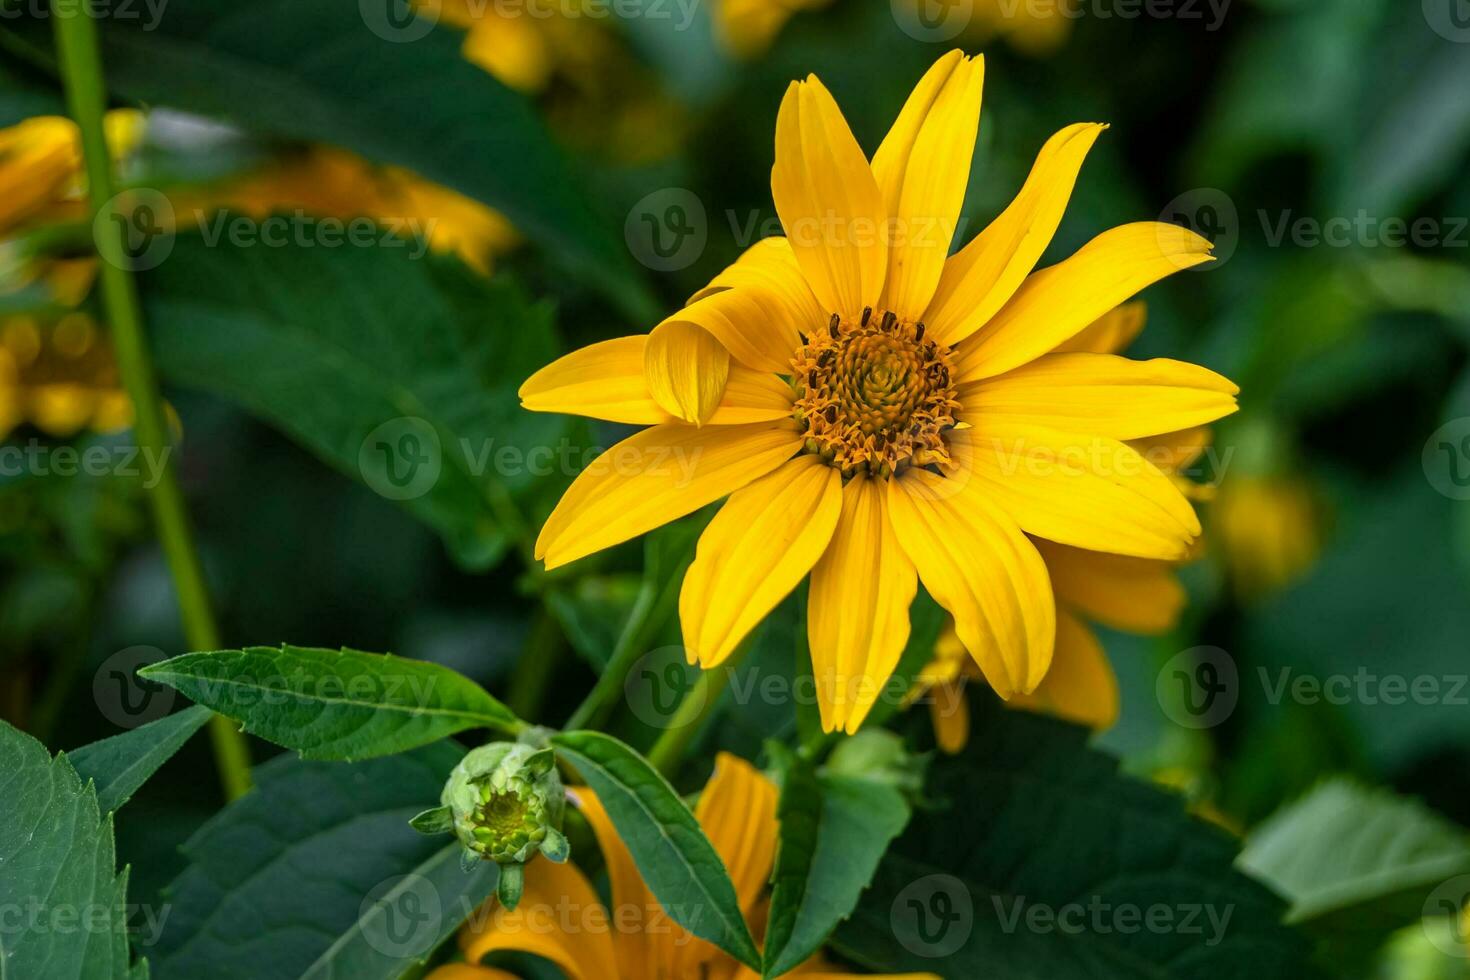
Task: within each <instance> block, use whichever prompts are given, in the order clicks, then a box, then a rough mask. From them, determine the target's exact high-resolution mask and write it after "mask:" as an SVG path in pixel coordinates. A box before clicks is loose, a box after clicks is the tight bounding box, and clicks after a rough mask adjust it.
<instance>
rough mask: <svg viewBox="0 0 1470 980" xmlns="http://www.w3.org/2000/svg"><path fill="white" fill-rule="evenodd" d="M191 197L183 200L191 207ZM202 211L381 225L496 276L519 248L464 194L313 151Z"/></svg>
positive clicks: (254, 177)
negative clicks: (500, 263) (498, 259)
mask: <svg viewBox="0 0 1470 980" xmlns="http://www.w3.org/2000/svg"><path fill="white" fill-rule="evenodd" d="M190 196H191V195H184V196H183V197H182V198H176V200H175V202H174V203H175V210H176V211H177V210H179V208H180V204H181V203H183V204H184V205H185V206H186V207H187V206H188V203H189V201H188V198H189V197H190ZM199 196H200V197H201V198H202V200H203V201H204V202H207V203H203V204H201V205H199V206H211V207H227V208H230V209H233V210H237V211H240V212H242V213H244V214H247V215H250V216H252V217H255V218H264V217H265V216H267V215H269V214H271V213H272V212H277V211H291V210H301V211H304V212H306V213H307V214H310V215H313V216H315V217H319V218H339V219H344V220H346V219H351V218H356V217H367V218H373V219H375V220H378V221H382V222H384V223H385V224H386V225H387V226H388V227H389V228H390V230H396V231H402V232H404V233H414V234H420V235H423V236H424V237H425V238H426V240H427V241H428V243H429V246H430V247H431V248H433V249H434V250H435V251H439V252H453V253H455V254H457V255H458V256H459V257H460V258H461V259H463V260H464V262H465V264H467V265H469V266H470V267H471V268H473V269H476V270H478V271H480V272H481V273H485V274H489V272H490V270H491V267H492V265H493V263H494V257H495V256H496V255H500V254H503V253H504V252H506V251H508V250H509V249H510V248H512V247H513V246H514V245H515V244H516V242H517V241H518V240H519V239H518V236H517V235H516V232H515V229H514V228H513V227H511V224H510V222H509V221H507V220H506V219H505V216H504V215H502V214H500V213H499V212H497V211H493V210H491V209H490V208H487V207H485V206H484V205H483V204H480V203H479V202H478V201H475V200H472V199H470V198H468V197H465V196H464V195H463V194H460V193H458V192H456V191H452V190H450V189H448V188H446V187H442V186H440V185H438V184H435V183H433V182H431V181H427V180H424V179H423V178H421V177H419V176H417V175H415V174H413V173H410V172H409V171H407V170H403V169H401V168H399V167H382V166H377V165H374V164H372V163H369V162H368V161H366V160H364V159H362V158H361V157H358V156H355V155H353V154H351V153H347V152H345V151H343V150H337V149H331V148H328V147H313V148H310V149H307V150H304V151H302V152H300V153H296V154H292V155H290V156H288V157H286V158H285V159H282V160H279V161H276V162H274V163H271V164H269V165H267V166H266V167H265V168H263V169H261V170H259V171H256V172H255V173H253V174H250V175H247V176H245V177H242V178H240V179H239V180H237V181H235V182H233V183H231V184H229V185H227V186H225V187H223V188H216V189H206V190H205V191H203V192H201V193H200V194H199Z"/></svg>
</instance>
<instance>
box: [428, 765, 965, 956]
mask: <svg viewBox="0 0 1470 980" xmlns="http://www.w3.org/2000/svg"><path fill="white" fill-rule="evenodd" d="M568 796H569V797H570V798H571V800H572V802H573V803H574V804H575V805H576V806H577V808H578V809H579V810H580V811H581V812H582V815H583V816H585V817H586V818H587V822H588V823H589V824H590V825H591V827H592V831H593V833H594V834H595V835H596V837H597V845H598V848H599V850H601V851H602V856H603V860H604V861H605V862H606V864H607V872H608V878H609V881H610V883H611V885H612V905H611V907H610V908H609V907H605V906H604V905H603V903H602V901H601V899H599V898H598V895H597V891H596V889H594V888H593V887H592V883H591V882H590V881H588V880H587V877H586V875H585V874H583V873H582V871H581V870H579V869H578V868H577V867H576V866H575V865H574V864H571V863H568V864H553V863H552V862H550V861H537V862H536V863H535V865H534V866H533V867H532V868H531V869H529V871H528V873H527V875H526V887H525V891H524V892H523V893H522V895H521V901H520V904H519V905H517V906H516V909H515V911H514V912H507V911H506V910H505V909H504V908H503V907H496V906H494V905H493V904H492V905H491V906H490V907H487V908H486V909H484V910H482V914H479V915H475V916H472V917H471V918H470V922H469V924H468V925H466V926H465V927H464V928H463V929H461V930H460V934H459V946H460V949H461V951H462V952H463V953H464V958H465V960H466V962H465V963H456V964H449V965H446V966H441V967H439V968H438V969H436V970H435V971H434V972H433V973H431V974H429V977H428V980H515V975H514V974H512V973H507V972H506V971H504V970H500V969H496V968H494V967H489V966H481V965H479V964H480V961H481V960H482V959H484V958H485V957H486V956H489V955H491V954H493V953H497V952H520V953H530V954H532V955H534V956H539V957H541V958H543V959H546V960H549V961H551V962H552V963H553V964H555V965H556V966H557V967H558V968H560V969H561V970H562V972H563V973H565V974H566V975H567V977H568V978H570V980H650V978H668V980H675V978H694V977H698V978H701V980H758V978H759V977H760V974H759V973H756V972H755V971H753V970H751V969H750V968H748V967H746V966H744V965H743V964H741V963H739V962H737V961H736V960H735V959H733V958H732V957H731V956H729V955H728V954H726V953H725V952H723V951H722V950H720V949H719V948H717V947H715V946H713V945H711V944H710V943H707V942H705V941H704V940H702V939H699V938H697V937H695V936H694V935H692V934H690V933H689V932H687V931H685V929H684V928H683V927H682V926H680V925H678V924H677V923H675V922H674V921H673V920H672V919H670V918H669V917H668V915H667V914H666V913H665V912H664V910H663V907H662V906H661V905H660V904H659V902H658V900H657V899H656V898H654V896H653V893H652V892H651V891H649V889H648V886H647V885H645V884H644V882H643V877H642V875H641V874H640V873H639V870H638V868H637V866H636V865H635V864H634V863H633V856H632V855H631V854H630V853H629V852H628V848H627V847H626V846H625V845H624V844H623V842H622V841H621V840H620V839H619V838H618V835H617V831H616V830H615V829H614V828H613V825H612V821H611V820H610V819H609V818H608V816H607V812H606V811H605V810H604V809H603V808H602V804H601V802H600V801H599V800H598V799H597V796H596V794H595V793H593V792H592V791H591V790H590V789H587V788H586V787H584V786H577V787H573V788H570V789H569V790H568ZM777 797H778V792H777V789H776V786H775V784H774V783H772V782H771V781H770V780H769V779H767V778H766V777H765V776H764V775H762V774H761V773H760V772H759V771H758V770H757V769H756V768H755V767H754V766H752V765H751V764H750V763H748V762H746V761H745V760H743V759H741V758H739V757H737V756H733V755H730V754H728V753H721V754H720V755H719V756H718V758H717V759H716V760H715V771H714V775H712V776H711V777H710V780H709V783H708V784H706V785H705V787H704V791H703V792H701V793H700V794H699V802H698V804H697V805H696V806H695V810H694V815H695V817H696V818H697V819H698V820H699V824H700V827H701V828H703V830H704V832H705V835H706V836H707V837H708V838H709V841H710V843H711V844H712V845H713V846H714V848H715V851H716V852H718V853H719V855H720V859H721V860H722V861H723V862H724V864H725V868H726V869H727V870H728V871H729V872H730V879H731V881H733V882H734V884H735V893H736V896H737V897H738V898H739V900H740V907H741V909H742V910H743V912H744V913H745V918H746V921H747V923H748V925H749V926H750V929H751V931H752V933H754V934H755V935H756V936H760V935H761V933H762V932H763V931H764V928H765V920H766V915H765V912H766V905H767V900H766V898H765V896H764V890H765V886H766V883H767V882H768V881H769V880H770V877H771V867H772V865H773V864H774V863H775V859H776V838H777V834H778V832H779V825H778V824H777V822H776V801H777ZM492 902H493V900H492ZM787 975H788V976H797V975H800V976H803V977H807V978H809V980H822V978H827V980H841V978H847V977H856V976H857V975H856V974H851V973H846V972H843V971H841V970H837V969H834V968H833V967H831V966H830V965H828V964H827V963H826V962H825V961H824V960H823V959H822V958H821V956H820V954H819V955H818V956H816V957H813V958H812V959H811V960H809V961H808V962H806V963H804V964H802V965H801V966H799V967H797V968H796V969H795V970H793V971H791V973H789V974H787ZM926 978H928V980H937V978H933V975H932V974H927V973H909V974H903V975H901V976H892V977H891V978H890V980H926Z"/></svg>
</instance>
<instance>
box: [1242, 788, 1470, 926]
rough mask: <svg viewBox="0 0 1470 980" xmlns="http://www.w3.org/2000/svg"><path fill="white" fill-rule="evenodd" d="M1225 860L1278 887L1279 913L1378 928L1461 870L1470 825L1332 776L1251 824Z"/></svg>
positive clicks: (1467, 859) (1410, 918)
mask: <svg viewBox="0 0 1470 980" xmlns="http://www.w3.org/2000/svg"><path fill="white" fill-rule="evenodd" d="M1235 865H1236V867H1237V868H1239V869H1240V870H1241V871H1244V872H1245V873H1246V874H1249V875H1253V876H1255V877H1256V878H1259V879H1260V880H1261V881H1264V882H1266V883H1267V884H1268V885H1271V886H1272V887H1273V888H1275V889H1276V890H1277V891H1279V892H1280V893H1281V894H1282V895H1284V896H1286V898H1287V900H1288V901H1289V902H1290V903H1291V908H1290V910H1289V911H1288V913H1287V921H1288V922H1294V923H1302V924H1309V925H1311V926H1313V927H1314V928H1320V929H1326V930H1334V931H1352V932H1364V931H1381V932H1384V933H1387V932H1389V931H1392V930H1393V929H1396V928H1398V927H1400V926H1404V925H1409V924H1410V923H1413V922H1417V921H1418V920H1419V919H1420V918H1422V917H1423V915H1424V902H1425V898H1426V896H1428V894H1429V893H1430V892H1431V891H1433V890H1434V888H1435V887H1436V886H1438V885H1441V884H1443V883H1444V882H1445V881H1447V880H1449V879H1450V878H1453V877H1455V876H1457V875H1462V874H1470V835H1466V833H1465V832H1464V831H1463V830H1461V829H1460V828H1459V827H1457V826H1455V825H1454V824H1453V823H1451V822H1450V821H1449V820H1447V819H1445V818H1444V817H1441V816H1440V815H1439V814H1437V813H1435V812H1434V811H1432V810H1430V809H1429V808H1428V807H1426V806H1424V805H1423V804H1421V803H1419V802H1418V801H1417V800H1411V799H1406V798H1403V797H1399V796H1395V795H1394V794H1393V793H1391V792H1389V791H1387V790H1377V789H1369V788H1367V787H1364V786H1360V785H1358V784H1356V783H1354V782H1351V781H1349V780H1346V779H1336V780H1331V781H1329V782H1325V783H1322V784H1321V785H1320V786H1318V787H1317V788H1316V789H1314V790H1312V791H1311V792H1310V793H1308V794H1307V795H1305V796H1303V797H1302V798H1301V799H1299V800H1297V801H1296V802H1294V803H1291V804H1288V805H1287V806H1285V807H1283V808H1282V809H1281V810H1279V811H1277V813H1275V814H1274V815H1273V816H1271V817H1270V818H1269V819H1267V820H1266V821H1265V822H1263V823H1262V824H1261V825H1260V826H1259V827H1257V828H1256V829H1255V831H1254V832H1253V833H1252V834H1251V836H1250V838H1249V839H1248V840H1247V841H1246V845H1245V848H1244V849H1243V850H1242V851H1241V853H1240V857H1239V858H1237V859H1236V862H1235Z"/></svg>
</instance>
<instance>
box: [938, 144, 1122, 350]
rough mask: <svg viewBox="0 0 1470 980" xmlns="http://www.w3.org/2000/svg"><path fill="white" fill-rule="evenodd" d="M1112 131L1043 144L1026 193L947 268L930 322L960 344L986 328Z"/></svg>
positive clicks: (949, 340) (1042, 245)
mask: <svg viewBox="0 0 1470 980" xmlns="http://www.w3.org/2000/svg"><path fill="white" fill-rule="evenodd" d="M1106 128H1107V127H1106V126H1104V125H1103V124H1102V123H1075V124H1073V125H1071V126H1068V127H1067V128H1066V129H1063V130H1061V131H1060V132H1058V133H1057V134H1055V135H1054V136H1052V138H1051V139H1049V140H1047V141H1046V144H1045V145H1044V146H1042V148H1041V152H1040V153H1038V154H1037V156H1036V162H1035V163H1034V164H1033V165H1032V167H1031V175H1030V176H1029V177H1027V178H1026V183H1025V185H1024V186H1023V187H1022V188H1021V192H1020V193H1019V194H1017V195H1016V198H1015V200H1013V201H1012V202H1011V204H1010V206H1009V207H1007V208H1006V209H1005V210H1004V211H1002V212H1001V214H1000V217H998V218H996V219H995V220H994V221H992V222H991V223H990V224H989V225H988V226H987V227H986V228H985V229H984V230H983V231H981V232H980V234H978V235H976V236H975V238H974V239H973V240H972V241H971V242H970V243H969V244H968V245H966V246H965V247H964V248H962V249H960V250H959V251H958V252H957V253H955V254H954V255H953V256H952V257H951V258H950V259H949V260H948V261H947V262H945V264H944V272H943V274H942V275H941V276H940V278H939V284H938V287H937V288H936V289H935V292H934V297H933V299H931V300H930V302H929V309H928V310H927V311H926V312H925V314H924V322H925V323H926V324H927V325H928V326H929V328H930V329H932V330H933V331H934V335H935V336H936V337H939V338H940V339H941V340H943V341H944V342H945V343H946V344H949V345H951V346H953V345H954V344H957V343H959V342H960V341H961V340H964V339H965V338H966V337H968V336H969V335H970V334H972V333H974V332H975V331H976V330H978V329H979V328H980V327H981V326H983V325H984V324H985V322H986V321H987V320H989V319H990V318H991V317H992V316H994V315H995V313H996V311H997V310H999V309H1000V308H1001V307H1002V306H1004V305H1005V303H1006V301H1007V300H1009V299H1010V298H1011V296H1012V295H1013V294H1014V293H1015V292H1016V289H1017V288H1018V287H1019V286H1020V285H1021V282H1022V281H1023V280H1024V279H1025V278H1026V276H1027V274H1028V273H1030V272H1031V270H1032V269H1033V268H1035V266H1036V263H1037V261H1038V260H1039V259H1040V258H1041V253H1042V252H1044V251H1046V247H1047V245H1049V244H1051V237H1052V235H1054V234H1055V233H1056V230H1057V225H1058V224H1060V223H1061V220H1062V212H1063V211H1065V210H1066V208H1067V201H1068V199H1070V198H1071V196H1072V187H1073V186H1074V185H1075V184H1076V183H1077V173H1078V171H1079V170H1081V169H1082V161H1083V160H1084V159H1086V158H1087V151H1088V150H1090V149H1092V144H1093V143H1094V142H1096V141H1097V137H1098V134H1099V133H1101V132H1102V131H1103V130H1104V129H1106Z"/></svg>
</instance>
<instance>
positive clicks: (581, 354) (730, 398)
mask: <svg viewBox="0 0 1470 980" xmlns="http://www.w3.org/2000/svg"><path fill="white" fill-rule="evenodd" d="M647 343H648V336H647V335H645V334H639V335H636V336H633V337H617V338H615V339H613V340H604V341H601V342H600V343H596V344H591V345H589V346H587V347H582V348H580V349H578V350H574V351H572V352H571V353H570V354H567V355H565V356H564V357H561V358H558V359H557V360H555V361H553V362H551V363H550V364H548V365H546V367H544V368H542V369H541V370H539V371H537V372H536V373H535V374H533V375H531V377H530V378H528V379H526V383H525V384H523V385H521V390H520V397H521V407H522V408H525V409H527V410H529V411H532V412H559V413H561V414H563V415H584V416H587V417H588V418H594V419H606V420H607V421H609V422H623V423H626V424H628V425H660V424H662V423H664V422H674V421H676V420H675V418H674V416H672V415H670V414H669V413H668V412H666V411H664V410H663V407H662V406H660V405H659V404H658V402H656V401H654V400H653V395H652V394H651V393H650V392H649V390H648V383H647V380H646V378H645V376H644V350H645V348H646V345H647ZM791 401H792V399H791V386H790V385H788V384H786V382H784V381H782V380H781V379H780V378H778V377H777V376H776V375H774V374H771V373H769V372H765V371H753V370H751V369H750V368H747V367H742V366H741V365H739V364H732V365H730V377H729V380H728V382H727V383H726V384H725V395H724V398H723V399H722V400H721V402H720V405H719V407H718V408H717V409H715V413H714V414H713V415H712V416H710V417H709V419H708V420H707V422H708V424H711V425H741V424H743V423H746V422H770V421H775V420H776V419H780V418H786V417H788V416H790V415H791Z"/></svg>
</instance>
